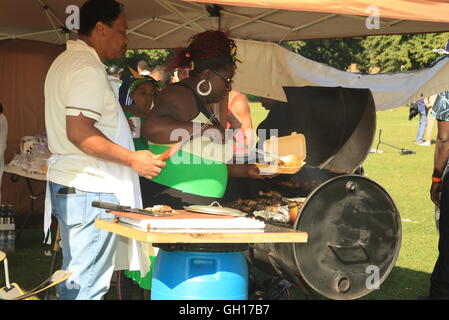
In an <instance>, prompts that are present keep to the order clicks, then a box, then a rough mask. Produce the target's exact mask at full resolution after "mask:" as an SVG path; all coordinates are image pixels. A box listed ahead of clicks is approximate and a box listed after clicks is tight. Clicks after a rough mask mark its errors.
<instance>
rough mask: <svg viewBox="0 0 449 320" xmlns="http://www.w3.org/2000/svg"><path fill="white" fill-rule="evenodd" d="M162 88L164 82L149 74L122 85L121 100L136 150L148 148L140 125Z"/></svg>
mask: <svg viewBox="0 0 449 320" xmlns="http://www.w3.org/2000/svg"><path fill="white" fill-rule="evenodd" d="M161 90H162V84H161V83H160V82H159V81H156V80H154V79H153V78H152V77H148V76H142V77H141V78H133V80H131V81H129V82H126V83H124V84H123V85H122V86H121V87H120V96H119V101H120V104H121V105H122V107H123V111H124V113H125V116H126V118H127V119H128V122H129V124H130V127H131V131H132V134H133V139H134V147H135V148H136V150H148V141H147V139H145V138H144V137H142V136H141V134H140V127H141V124H142V123H143V122H144V120H145V117H146V116H148V114H149V113H150V111H151V109H152V108H153V106H154V100H155V98H156V96H157V95H158V93H159V92H160V91H161Z"/></svg>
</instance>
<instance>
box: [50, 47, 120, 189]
mask: <svg viewBox="0 0 449 320" xmlns="http://www.w3.org/2000/svg"><path fill="white" fill-rule="evenodd" d="M105 68H106V67H105V65H104V64H103V63H102V62H101V60H100V58H99V57H98V54H97V52H96V51H95V49H93V48H92V47H90V46H88V45H87V44H86V43H85V42H84V41H82V40H76V41H68V42H67V50H66V51H64V52H63V53H62V54H60V55H59V56H58V57H57V58H56V60H55V61H54V62H53V64H52V65H51V67H50V69H49V71H48V74H47V78H46V80H45V126H46V130H47V136H48V147H49V149H50V151H51V152H52V154H53V155H54V157H53V158H52V159H51V160H50V161H49V168H48V170H49V171H48V180H49V181H52V182H55V183H59V184H62V185H65V186H71V187H75V188H77V189H80V190H84V191H88V192H111V190H110V188H109V187H108V184H107V182H106V179H105V173H104V172H103V171H102V169H100V167H99V165H98V162H99V161H101V160H97V159H95V158H94V157H91V156H89V155H87V154H85V153H84V152H82V151H81V150H80V149H79V148H77V147H76V146H75V145H74V144H73V143H72V142H70V141H69V140H68V138H67V133H66V116H68V115H73V116H78V115H79V114H80V113H82V114H83V115H84V116H86V117H89V118H92V119H95V120H96V121H97V122H96V123H95V127H96V128H98V129H99V130H100V131H101V132H102V133H103V134H104V135H105V136H106V137H107V138H109V139H110V140H112V141H113V140H114V139H115V137H116V135H117V130H118V110H120V105H119V103H118V101H117V99H116V97H115V95H114V93H113V91H112V89H111V87H110V84H109V81H108V78H107V74H106V69H105Z"/></svg>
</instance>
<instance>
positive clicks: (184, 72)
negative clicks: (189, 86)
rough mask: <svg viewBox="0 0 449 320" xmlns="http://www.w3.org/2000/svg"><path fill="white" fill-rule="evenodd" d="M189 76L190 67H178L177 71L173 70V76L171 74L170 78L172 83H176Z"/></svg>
mask: <svg viewBox="0 0 449 320" xmlns="http://www.w3.org/2000/svg"><path fill="white" fill-rule="evenodd" d="M188 77H189V69H188V68H176V69H175V71H173V76H171V78H170V83H176V82H179V81H181V80H184V79H185V78H188Z"/></svg>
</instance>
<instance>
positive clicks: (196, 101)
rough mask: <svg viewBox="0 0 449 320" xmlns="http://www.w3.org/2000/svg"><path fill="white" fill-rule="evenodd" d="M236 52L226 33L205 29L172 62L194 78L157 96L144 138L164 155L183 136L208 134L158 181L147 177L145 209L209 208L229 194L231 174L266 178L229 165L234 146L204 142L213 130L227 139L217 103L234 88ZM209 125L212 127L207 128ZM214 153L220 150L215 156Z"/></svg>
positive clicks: (173, 160) (187, 148)
mask: <svg viewBox="0 0 449 320" xmlns="http://www.w3.org/2000/svg"><path fill="white" fill-rule="evenodd" d="M235 54H236V46H235V43H234V41H233V40H231V39H229V38H228V37H227V36H226V34H225V33H223V32H221V31H205V32H202V33H199V34H197V35H194V36H193V37H192V38H191V39H190V41H189V45H188V46H187V47H186V48H183V49H182V50H179V52H178V54H177V56H176V58H175V59H174V60H173V61H172V63H171V67H172V68H173V69H175V68H190V72H189V76H188V77H187V78H185V79H183V80H181V81H180V82H177V83H174V84H171V85H170V86H168V87H167V88H166V89H165V90H164V91H163V92H161V94H160V95H159V96H158V97H157V99H156V101H155V106H154V108H153V109H152V110H151V112H150V114H149V115H148V117H147V118H146V120H145V122H144V124H143V127H142V134H143V135H145V136H146V137H147V138H148V140H149V150H150V151H151V152H153V153H155V154H162V153H163V152H164V151H166V150H167V149H168V148H169V147H170V146H171V145H172V144H173V143H176V142H178V141H181V139H180V137H179V135H178V134H179V133H180V132H185V133H187V134H192V133H193V132H195V133H196V131H197V130H198V128H201V132H202V133H204V134H203V136H202V137H199V138H194V139H193V140H192V142H191V143H187V144H186V145H185V146H183V148H182V150H181V151H179V152H178V153H177V154H176V155H175V156H173V157H172V158H170V159H168V160H167V161H166V164H167V166H166V169H165V170H164V172H162V173H161V174H160V175H159V176H158V177H157V178H155V179H153V180H147V179H145V181H144V182H143V183H142V193H143V194H144V195H145V196H144V198H146V199H151V201H149V202H146V203H145V202H144V205H145V206H149V205H154V204H160V203H163V204H167V205H170V206H172V207H173V208H175V209H182V208H183V206H185V205H191V204H200V205H209V204H211V203H212V202H213V201H215V200H218V199H220V198H221V197H222V196H223V194H224V192H225V190H226V185H227V179H228V174H229V175H230V176H235V177H251V178H257V179H262V178H263V177H262V176H261V175H260V173H259V170H258V168H257V167H256V166H255V165H252V164H239V165H237V164H229V163H228V162H229V161H230V160H231V159H232V156H233V154H232V146H231V147H230V148H227V147H226V145H221V144H219V148H221V149H220V150H219V149H217V148H215V149H214V148H213V146H212V147H211V145H210V144H211V142H210V141H205V140H207V139H204V135H207V133H208V132H211V131H214V133H215V134H217V133H218V135H220V138H219V139H215V142H217V140H219V141H220V142H221V139H222V138H224V128H223V127H222V126H221V125H220V123H219V121H218V120H217V118H216V117H215V115H214V113H213V110H212V108H211V104H213V103H217V102H220V101H221V100H223V98H225V97H226V96H227V95H228V94H229V92H230V91H231V90H232V78H233V76H234V72H235V69H236V61H237V58H236V55H235ZM208 121H212V123H211V124H208V125H207V126H201V124H205V123H207V122H208ZM209 129H214V130H209ZM184 138H185V136H184ZM212 143H213V142H212ZM216 146H217V144H215V147H216ZM211 149H214V150H215V151H216V152H210V150H211ZM229 149H230V150H229ZM226 151H228V152H226ZM229 151H230V152H229Z"/></svg>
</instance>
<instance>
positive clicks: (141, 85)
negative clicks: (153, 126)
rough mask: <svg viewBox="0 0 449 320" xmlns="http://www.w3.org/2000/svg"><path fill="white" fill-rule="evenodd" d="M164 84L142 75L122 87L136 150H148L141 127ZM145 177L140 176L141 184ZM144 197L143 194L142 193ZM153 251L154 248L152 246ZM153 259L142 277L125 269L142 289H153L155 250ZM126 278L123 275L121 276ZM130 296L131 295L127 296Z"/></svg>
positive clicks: (137, 272) (123, 285)
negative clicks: (148, 269)
mask: <svg viewBox="0 0 449 320" xmlns="http://www.w3.org/2000/svg"><path fill="white" fill-rule="evenodd" d="M161 88H162V85H161V83H159V82H158V81H156V80H154V79H153V78H151V77H148V76H147V77H142V78H138V79H135V78H133V79H131V80H129V81H127V82H126V83H125V84H124V85H122V87H121V88H120V93H121V94H120V97H119V100H120V104H121V105H122V106H123V110H124V113H125V116H126V118H127V119H128V123H129V125H130V127H131V132H132V135H133V141H134V147H135V149H136V150H148V141H147V139H146V138H144V137H143V136H141V135H140V127H141V124H142V123H143V122H144V120H145V117H146V116H147V115H148V114H149V112H150V110H151V108H152V107H153V105H154V98H155V97H156V96H157V94H158V93H159V92H160V91H161ZM144 179H145V178H143V177H140V184H141V185H142V181H143V180H144ZM142 197H143V195H142ZM152 251H154V250H153V248H152ZM149 254H150V255H149V257H150V261H151V269H150V271H149V272H148V273H147V274H146V275H145V277H142V276H141V274H140V271H125V272H124V274H125V275H126V276H127V277H128V278H130V279H132V280H134V281H135V282H137V283H138V284H139V285H140V287H141V288H142V289H145V290H151V279H152V273H153V268H154V263H155V260H156V254H155V253H154V252H150V253H149ZM120 279H121V280H124V279H123V277H121V278H120ZM120 283H121V284H122V287H121V288H119V289H120V290H119V295H121V296H122V297H125V296H126V294H123V292H122V291H126V290H125V288H126V287H128V289H129V287H130V286H129V285H128V286H127V285H126V283H125V282H124V281H122V282H119V284H120ZM126 298H130V297H126Z"/></svg>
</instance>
